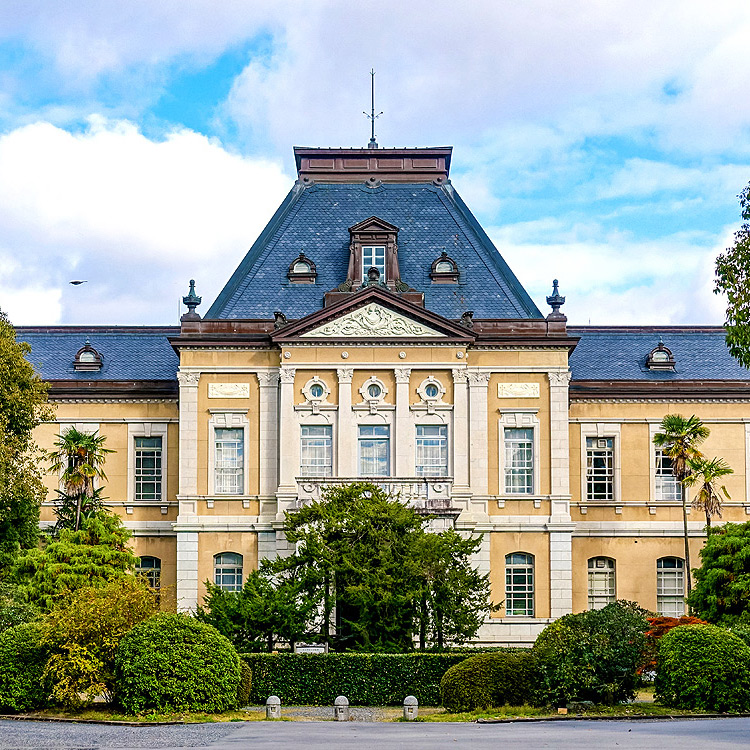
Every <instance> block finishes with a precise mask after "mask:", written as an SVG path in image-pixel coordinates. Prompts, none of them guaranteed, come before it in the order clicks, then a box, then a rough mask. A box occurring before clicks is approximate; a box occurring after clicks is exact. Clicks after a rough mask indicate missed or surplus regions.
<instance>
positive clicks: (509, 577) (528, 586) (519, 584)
mask: <svg viewBox="0 0 750 750" xmlns="http://www.w3.org/2000/svg"><path fill="white" fill-rule="evenodd" d="M505 614H506V615H510V616H514V615H515V616H519V615H520V616H526V617H533V616H534V558H533V557H532V556H531V555H527V554H524V553H519V552H516V553H513V554H512V555H506V556H505Z"/></svg>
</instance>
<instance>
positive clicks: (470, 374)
mask: <svg viewBox="0 0 750 750" xmlns="http://www.w3.org/2000/svg"><path fill="white" fill-rule="evenodd" d="M466 377H467V379H468V381H469V385H483V386H485V388H486V387H487V385H488V384H489V382H490V373H489V372H487V371H486V370H467V371H466Z"/></svg>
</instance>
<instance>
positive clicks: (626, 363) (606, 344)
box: [567, 326, 750, 384]
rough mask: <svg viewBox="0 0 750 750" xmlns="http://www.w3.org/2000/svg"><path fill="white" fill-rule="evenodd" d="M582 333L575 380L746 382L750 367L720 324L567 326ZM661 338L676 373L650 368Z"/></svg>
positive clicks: (573, 361) (572, 358) (572, 365)
mask: <svg viewBox="0 0 750 750" xmlns="http://www.w3.org/2000/svg"><path fill="white" fill-rule="evenodd" d="M567 330H568V335H569V336H578V337H580V341H579V342H578V344H577V346H576V348H575V350H574V351H573V352H572V354H571V355H570V368H571V371H572V378H573V380H574V381H582V380H602V381H604V380H607V381H644V380H645V381H650V382H653V383H675V382H679V381H685V380H726V381H748V383H749V384H750V370H747V369H745V368H744V367H741V366H740V365H739V364H738V363H737V361H736V360H735V359H733V358H732V356H731V355H730V354H729V350H728V349H727V346H726V343H725V331H724V329H723V328H722V327H721V326H568V329H567ZM660 340H661V341H663V343H664V346H665V347H668V348H669V350H670V351H671V352H672V354H673V356H674V359H675V367H674V372H672V371H669V370H650V369H649V368H648V367H647V366H646V359H647V357H648V354H649V352H651V351H652V350H653V349H654V347H656V346H657V345H658V344H659V341H660Z"/></svg>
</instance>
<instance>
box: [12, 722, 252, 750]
mask: <svg viewBox="0 0 750 750" xmlns="http://www.w3.org/2000/svg"><path fill="white" fill-rule="evenodd" d="M237 727H238V724H236V723H233V722H226V723H216V724H178V725H175V726H165V727H117V726H106V725H103V724H72V723H71V724H68V723H67V722H42V721H0V748H3V750H11V748H12V749H13V750H15V749H16V748H18V750H21V748H55V749H56V750H61V749H62V748H65V750H89V749H91V750H93V749H94V748H104V747H110V748H162V747H175V746H176V747H206V746H207V745H211V744H214V743H219V742H220V741H221V740H223V739H224V738H225V737H227V736H228V735H229V734H231V733H232V732H234V731H236V730H237Z"/></svg>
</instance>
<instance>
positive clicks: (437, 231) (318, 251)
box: [204, 183, 542, 319]
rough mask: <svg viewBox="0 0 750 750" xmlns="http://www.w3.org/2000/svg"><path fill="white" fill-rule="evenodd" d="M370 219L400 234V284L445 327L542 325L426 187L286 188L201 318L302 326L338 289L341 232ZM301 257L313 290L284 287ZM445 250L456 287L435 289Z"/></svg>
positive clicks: (458, 213)
mask: <svg viewBox="0 0 750 750" xmlns="http://www.w3.org/2000/svg"><path fill="white" fill-rule="evenodd" d="M370 216H377V217H378V218H380V219H384V220H385V221H388V222H390V223H391V224H395V225H396V226H397V227H399V233H398V257H399V266H400V270H401V278H402V280H403V281H405V282H406V283H407V284H410V285H411V286H413V287H414V288H416V289H417V290H418V291H420V292H424V295H425V307H426V308H427V309H428V310H432V311H433V312H436V313H438V314H439V315H442V316H443V317H446V318H453V319H455V318H459V317H461V315H462V313H463V312H464V311H466V310H473V311H474V316H475V317H476V318H541V317H542V315H541V313H540V312H539V310H538V308H537V307H536V305H535V304H534V302H533V301H532V299H531V298H530V297H529V295H528V294H527V293H526V291H525V290H524V289H523V287H522V286H521V285H520V284H519V282H518V279H516V277H515V275H514V274H513V272H512V271H511V270H510V268H509V267H508V265H507V264H506V263H505V261H504V260H503V258H502V256H501V255H500V253H499V252H498V251H497V249H496V248H495V246H494V245H493V244H492V242H491V240H490V239H489V237H488V236H487V235H486V234H485V232H484V230H483V229H482V228H481V227H480V225H479V223H478V222H477V220H476V219H475V218H474V216H473V215H472V214H471V212H470V211H469V209H468V208H467V207H466V205H465V204H464V202H463V201H462V200H461V198H460V197H459V196H458V194H457V193H456V192H455V190H454V189H453V187H452V186H450V185H440V186H437V185H433V184H431V183H409V184H393V183H388V184H383V185H380V186H379V187H376V188H371V187H367V186H366V185H364V184H348V183H343V184H342V183H337V184H313V185H311V186H308V187H304V186H302V185H300V184H297V185H295V187H294V188H293V189H292V191H291V192H290V193H289V195H288V196H287V197H286V199H285V200H284V202H283V203H282V205H281V206H280V208H279V209H278V210H277V212H276V214H275V215H274V217H273V218H272V219H271V221H270V222H269V224H268V226H267V227H266V228H265V229H264V231H263V232H262V233H261V235H260V237H259V238H258V239H257V241H256V242H255V244H254V245H253V246H252V247H251V248H250V250H249V252H248V254H247V255H246V256H245V258H244V260H243V261H242V263H241V264H240V265H239V267H238V268H237V270H236V271H235V273H234V275H233V276H232V278H231V279H230V280H229V282H228V283H227V285H226V286H225V287H224V289H223V291H222V292H221V294H220V295H219V296H218V298H217V299H216V301H215V302H214V304H213V305H212V306H211V308H210V310H209V311H208V312H207V313H206V314H205V315H204V317H205V318H208V319H211V318H270V317H272V315H273V312H274V311H275V310H280V311H281V312H283V313H284V314H285V315H286V316H287V317H288V318H301V317H304V316H305V315H309V314H310V313H312V312H315V311H316V310H319V309H320V308H321V307H323V295H324V293H325V292H327V291H330V290H332V289H334V288H335V287H337V286H338V285H339V284H341V283H342V282H344V281H346V276H347V269H348V264H349V241H350V237H349V231H348V230H349V227H351V226H353V225H355V224H357V223H358V222H360V221H362V220H364V219H367V218H369V217H370ZM300 250H304V252H305V255H307V256H308V257H309V258H311V259H312V261H313V262H314V263H315V265H316V268H317V273H318V277H317V280H316V283H315V284H290V283H289V280H288V279H287V271H288V270H289V264H290V263H291V262H292V260H294V258H296V257H297V256H298V255H299V253H300ZM442 250H445V251H446V252H447V254H448V256H449V257H451V258H453V260H455V261H456V263H457V264H458V269H459V273H460V277H459V283H458V284H434V283H432V281H431V279H430V277H429V273H430V269H431V265H432V262H433V261H434V260H435V259H436V258H437V257H438V256H439V255H440V253H441V251H442Z"/></svg>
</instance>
